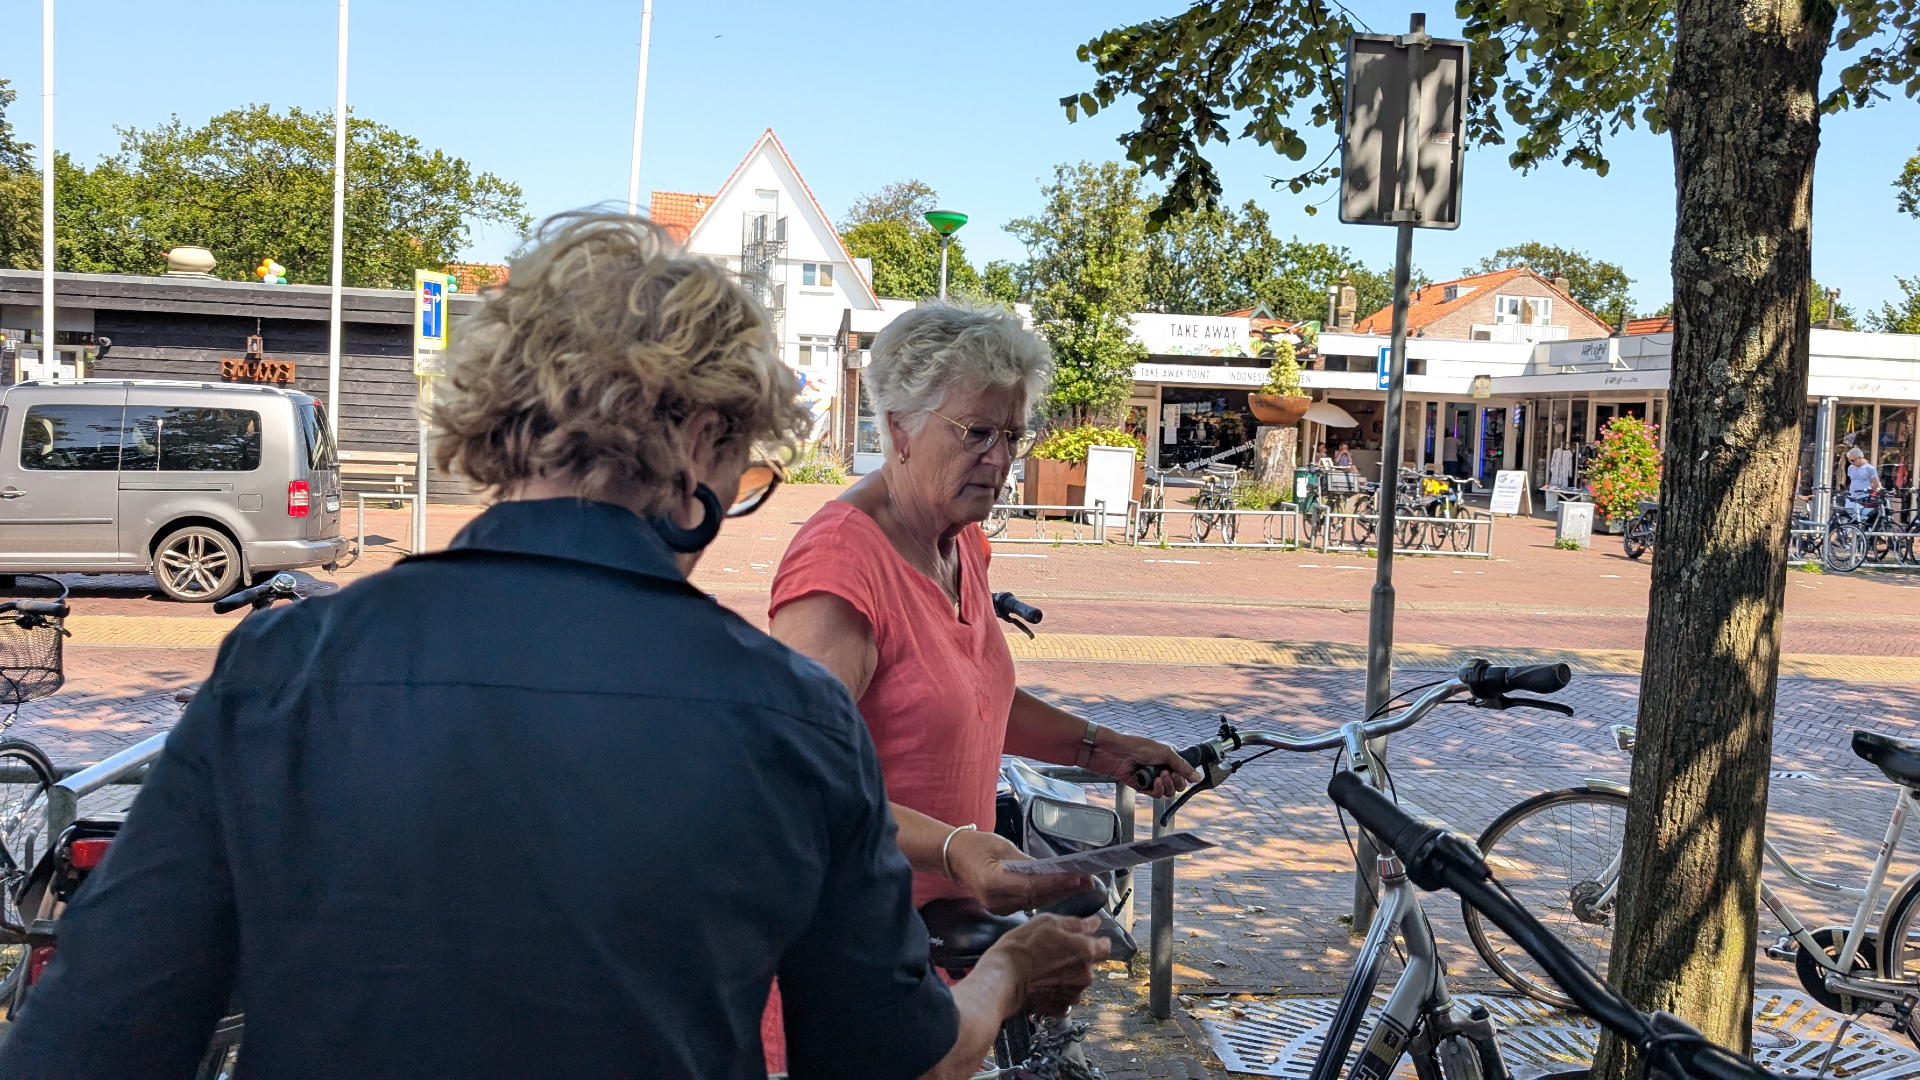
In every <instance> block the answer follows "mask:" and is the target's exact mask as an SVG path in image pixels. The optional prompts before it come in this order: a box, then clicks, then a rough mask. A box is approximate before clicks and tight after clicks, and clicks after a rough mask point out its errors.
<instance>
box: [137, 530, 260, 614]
mask: <svg viewBox="0 0 1920 1080" xmlns="http://www.w3.org/2000/svg"><path fill="white" fill-rule="evenodd" d="M153 576H154V579H155V580H157V581H158V582H159V583H160V591H161V592H163V593H166V594H167V595H168V596H170V597H172V598H173V599H175V600H181V601H185V602H186V603H189V604H209V603H212V602H213V601H215V600H218V599H220V598H221V597H223V596H225V595H227V594H228V593H230V592H232V591H233V590H234V587H235V586H237V585H238V584H239V583H240V551H239V549H238V548H236V547H234V544H233V541H232V540H229V539H227V536H226V534H225V533H223V532H220V531H219V530H217V529H209V528H207V527H206V526H204V525H189V526H187V527H186V528H184V529H176V530H174V531H173V532H171V533H169V534H167V537H166V539H164V540H162V541H160V546H159V547H158V548H156V549H154V553H153Z"/></svg>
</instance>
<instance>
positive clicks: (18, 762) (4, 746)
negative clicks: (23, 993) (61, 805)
mask: <svg viewBox="0 0 1920 1080" xmlns="http://www.w3.org/2000/svg"><path fill="white" fill-rule="evenodd" d="M51 787H53V766H52V765H51V764H49V763H48V762H47V756H46V755H45V754H43V753H41V752H40V748H39V747H37V746H34V745H33V744H32V743H28V742H21V741H19V740H8V741H6V742H0V1001H10V1000H12V998H13V990H14V985H15V983H16V981H17V980H18V979H19V978H20V976H21V975H22V974H23V973H24V972H25V971H26V960H27V946H26V943H25V942H24V940H9V939H11V938H15V937H17V936H18V935H20V934H22V933H24V932H25V925H24V922H25V921H24V920H23V919H22V918H21V916H20V908H19V903H20V896H19V893H20V890H21V889H23V888H25V887H26V882H27V875H28V874H30V873H32V872H33V860H34V859H37V858H39V857H40V855H41V854H42V853H43V852H45V851H46V849H47V843H46V833H47V791H48V789H49V788H51Z"/></svg>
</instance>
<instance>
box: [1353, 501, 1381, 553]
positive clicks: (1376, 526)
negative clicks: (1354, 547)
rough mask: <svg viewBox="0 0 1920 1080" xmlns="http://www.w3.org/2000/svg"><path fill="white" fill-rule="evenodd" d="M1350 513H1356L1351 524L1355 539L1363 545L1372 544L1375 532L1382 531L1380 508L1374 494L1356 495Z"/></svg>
mask: <svg viewBox="0 0 1920 1080" xmlns="http://www.w3.org/2000/svg"><path fill="white" fill-rule="evenodd" d="M1349 513H1352V514H1353V515H1354V517H1353V519H1352V521H1350V522H1349V524H1350V525H1351V526H1352V528H1353V536H1354V539H1355V541H1356V542H1358V543H1359V545H1360V546H1361V547H1366V546H1368V545H1369V544H1372V543H1373V538H1374V536H1375V534H1377V533H1379V531H1380V508H1379V507H1378V506H1375V505H1374V502H1373V496H1371V495H1356V496H1354V498H1353V505H1352V507H1351V508H1350V510H1349Z"/></svg>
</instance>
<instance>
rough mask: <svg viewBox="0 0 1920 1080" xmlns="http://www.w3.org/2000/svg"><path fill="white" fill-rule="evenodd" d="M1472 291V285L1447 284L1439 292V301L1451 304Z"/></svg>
mask: <svg viewBox="0 0 1920 1080" xmlns="http://www.w3.org/2000/svg"><path fill="white" fill-rule="evenodd" d="M1472 291H1473V286H1471V285H1449V286H1447V287H1446V289H1445V290H1443V291H1442V292H1441V294H1440V302H1441V303H1443V304H1451V303H1453V302H1454V301H1455V300H1458V299H1460V298H1461V297H1463V296H1465V295H1467V294H1468V293H1470V292H1472Z"/></svg>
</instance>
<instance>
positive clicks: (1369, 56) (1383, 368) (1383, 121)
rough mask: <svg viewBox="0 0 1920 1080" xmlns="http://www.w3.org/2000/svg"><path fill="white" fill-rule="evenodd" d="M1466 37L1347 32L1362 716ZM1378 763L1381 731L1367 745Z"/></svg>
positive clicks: (1456, 145) (1375, 670) (1382, 628)
mask: <svg viewBox="0 0 1920 1080" xmlns="http://www.w3.org/2000/svg"><path fill="white" fill-rule="evenodd" d="M1467 55H1468V53H1467V43H1466V42H1464V41H1451V40H1448V41H1436V40H1435V39H1433V38H1430V37H1428V36H1427V17H1426V16H1425V15H1423V14H1415V15H1413V17H1412V19H1411V21H1410V23H1409V25H1408V29H1407V33H1405V34H1403V35H1400V36H1398V37H1388V36H1385V35H1378V34H1355V35H1353V36H1352V37H1351V38H1349V39H1348V47H1347V79H1346V104H1345V113H1344V122H1345V126H1344V129H1343V131H1342V135H1343V136H1344V138H1343V143H1342V160H1341V204H1340V220H1341V221H1343V222H1347V223H1350V224H1362V225H1392V226H1393V227H1394V231H1395V237H1394V263H1393V339H1392V341H1393V344H1392V345H1391V346H1390V347H1389V348H1388V349H1383V350H1382V353H1383V354H1384V355H1383V356H1382V361H1383V362H1382V363H1381V364H1380V366H1379V369H1378V370H1379V372H1380V375H1381V380H1380V387H1381V389H1383V390H1385V391H1386V392H1387V415H1386V422H1385V424H1384V427H1383V430H1382V431H1381V439H1380V451H1381V453H1380V496H1379V513H1380V521H1379V531H1378V533H1377V535H1376V536H1375V538H1374V549H1375V563H1374V583H1373V593H1372V597H1371V603H1370V612H1369V620H1368V628H1367V699H1366V702H1367V704H1366V709H1367V715H1368V717H1370V718H1371V717H1372V716H1374V715H1376V714H1378V713H1382V712H1384V711H1385V710H1386V707H1387V705H1388V704H1389V703H1390V702H1391V701H1392V700H1393V612H1394V590H1393V545H1394V532H1395V524H1396V522H1395V516H1396V511H1397V510H1398V506H1397V505H1396V499H1395V496H1396V495H1397V493H1398V491H1399V478H1400V464H1401V459H1402V457H1403V456H1404V455H1403V452H1402V443H1403V441H1404V438H1405V432H1406V427H1405V408H1404V406H1405V400H1404V398H1405V391H1406V380H1407V308H1408V301H1409V297H1408V278H1409V277H1410V276H1411V274H1412V270H1413V230H1414V229H1416V228H1424V229H1434V228H1438V229H1451V228H1455V227H1457V226H1458V225H1459V223H1460V165H1461V157H1460V155H1461V142H1462V139H1463V136H1464V135H1465V111H1466V101H1465V87H1466V84H1467ZM1369 749H1370V750H1372V752H1373V753H1374V755H1375V756H1377V757H1381V758H1382V759H1383V760H1384V755H1385V754H1386V750H1387V745H1386V740H1385V739H1377V740H1374V741H1372V742H1371V743H1370V744H1369ZM1356 854H1357V857H1358V858H1357V862H1358V865H1356V866H1355V867H1354V870H1355V873H1354V886H1353V930H1354V932H1355V933H1364V932H1365V931H1366V929H1367V926H1368V924H1369V923H1371V922H1372V921H1373V915H1374V910H1375V906H1376V896H1377V895H1378V891H1379V870H1378V863H1377V858H1378V854H1377V852H1376V850H1375V849H1374V846H1373V843H1372V840H1371V839H1370V838H1369V837H1368V836H1367V834H1366V832H1365V830H1362V831H1361V833H1360V838H1359V843H1358V845H1357V850H1356Z"/></svg>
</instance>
